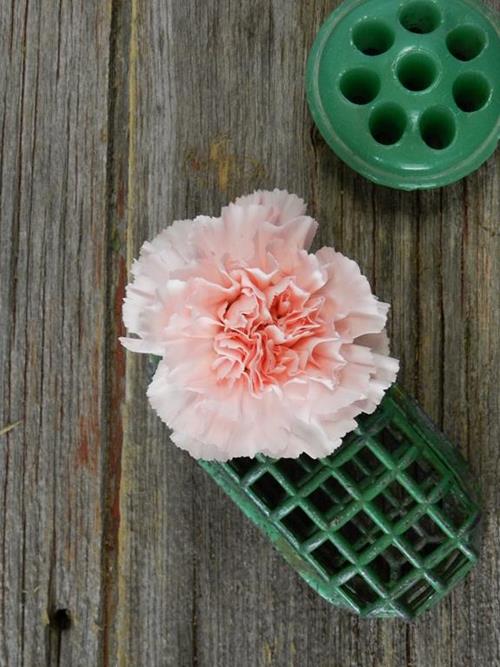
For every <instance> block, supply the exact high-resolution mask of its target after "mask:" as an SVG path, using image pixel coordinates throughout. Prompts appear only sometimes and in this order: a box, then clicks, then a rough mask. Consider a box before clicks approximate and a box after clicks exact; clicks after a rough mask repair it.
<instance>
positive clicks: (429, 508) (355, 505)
mask: <svg viewBox="0 0 500 667" xmlns="http://www.w3.org/2000/svg"><path fill="white" fill-rule="evenodd" d="M200 464H201V466H202V467H203V468H204V469H205V470H206V471H207V472H208V474H209V475H211V477H212V478H213V479H214V480H215V481H216V482H217V483H218V484H219V485H220V486H221V487H222V488H223V489H224V491H226V493H227V494H228V495H229V496H230V497H231V498H232V499H233V500H234V501H235V503H236V504H237V505H238V506H239V507H240V508H241V509H242V510H243V512H244V513H245V514H246V515H247V517H248V518H250V519H251V520H252V521H253V522H254V524H256V525H257V526H258V527H259V528H260V529H261V530H262V531H264V533H265V534H266V535H267V536H268V537H269V538H270V540H271V542H272V543H273V544H274V546H275V547H276V548H277V549H278V550H279V551H280V552H281V554H282V555H283V556H284V557H285V558H286V560H287V561H288V562H289V563H290V565H291V566H292V567H294V568H295V569H296V570H297V572H298V573H299V574H300V575H301V576H302V577H303V578H304V579H305V580H306V581H307V582H308V583H309V584H310V585H311V586H312V587H313V588H314V589H315V590H316V591H317V592H318V593H319V594H320V595H322V596H323V597H324V598H325V599H326V600H328V601H329V602H331V603H333V604H335V605H339V606H343V607H347V608H348V609H350V610H352V611H354V612H356V613H358V614H360V615H362V616H386V617H387V616H396V617H401V618H404V619H412V618H414V617H416V616H418V615H419V614H421V613H422V612H424V611H425V610H426V609H429V608H430V607H432V606H434V605H435V604H436V603H437V602H439V601H440V600H441V599H442V598H443V597H444V596H445V595H446V594H447V593H448V592H449V591H450V590H451V589H452V588H453V587H454V586H455V585H456V584H457V583H458V582H459V581H460V580H462V579H463V578H464V577H465V576H466V574H467V573H468V572H469V571H470V570H471V568H472V567H473V566H474V564H475V562H476V560H477V558H478V542H479V536H478V524H479V517H480V510H479V505H478V501H477V498H476V493H475V492H474V485H473V484H472V482H471V480H470V478H469V473H468V471H467V467H466V464H465V462H464V461H463V459H462V458H461V457H460V456H459V454H458V453H457V451H456V450H455V449H454V448H453V446H452V445H451V444H450V443H449V442H448V441H447V440H446V439H445V438H444V436H443V435H442V434H441V433H440V432H439V431H438V430H437V429H436V428H435V427H434V426H433V425H432V424H431V422H430V421H429V419H428V418H427V417H426V416H425V414H424V413H423V412H422V411H421V410H420V409H419V408H418V407H417V406H416V404H415V403H414V402H413V401H412V400H411V399H409V398H408V397H407V396H406V395H405V394H404V392H403V391H402V390H401V389H400V388H398V387H397V386H394V387H392V388H391V390H390V391H389V392H388V393H387V394H386V397H385V398H384V400H383V402H382V404H381V405H380V406H379V408H378V409H377V410H376V412H375V413H374V414H372V415H370V416H364V417H363V418H362V419H360V420H359V421H358V428H357V429H356V430H355V431H354V432H353V433H352V434H350V435H349V436H348V437H346V439H345V441H344V443H343V444H342V446H341V447H340V449H338V450H337V451H336V452H335V453H334V454H332V455H331V456H329V457H327V458H325V459H322V460H319V461H315V460H313V459H311V458H309V457H308V456H306V455H302V456H301V457H299V458H298V459H279V460H273V459H269V458H267V457H265V456H257V457H256V458H253V459H249V458H238V459H233V460H231V461H229V462H227V463H215V462H209V461H200Z"/></svg>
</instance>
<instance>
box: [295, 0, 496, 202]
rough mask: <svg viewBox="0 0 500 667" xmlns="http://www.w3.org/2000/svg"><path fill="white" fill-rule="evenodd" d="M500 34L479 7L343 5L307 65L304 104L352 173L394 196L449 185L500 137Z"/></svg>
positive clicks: (406, 1)
mask: <svg viewBox="0 0 500 667" xmlns="http://www.w3.org/2000/svg"><path fill="white" fill-rule="evenodd" d="M499 63H500V34H499V25H498V20H496V17H495V16H494V15H493V14H492V13H491V12H489V11H488V10H487V9H486V8H485V7H483V6H482V5H480V4H479V3H478V2H475V0H453V2H450V0H403V1H402V2H387V0H346V1H345V2H344V3H343V4H342V5H340V6H339V7H338V8H337V9H336V10H335V11H334V12H333V13H332V14H331V15H330V16H329V17H328V19H327V20H326V22H325V23H324V25H323V26H322V27H321V29H320V31H319V33H318V35H317V37H316V40H315V42H314V44H313V47H312V50H311V53H310V55H309V59H308V63H307V74H306V90H307V100H308V103H309V107H310V110H311V114H312V116H313V119H314V121H315V123H316V125H317V126H318V128H319V130H320V132H321V134H322V135H323V137H324V139H325V140H326V141H327V143H328V144H329V145H330V147H331V148H332V149H333V150H334V151H335V153H336V154H337V155H338V156H339V157H340V158H341V159H342V160H343V161H344V162H346V163H347V164H348V165H349V166H350V167H352V168H353V169H354V170H356V171H358V172H359V173H360V174H362V175H363V176H365V177H366V178H368V179H370V180H372V181H374V182H375V183H379V184H381V185H386V186H389V187H393V188H398V189H403V190H414V189H423V188H433V187H440V186H443V185H448V184H450V183H453V182H455V181H457V180H459V179H461V178H463V177H464V176H466V175H467V174H470V173H471V172H473V171H474V170H476V169H477V168H478V167H479V166H480V165H481V164H482V163H483V162H485V161H486V160H487V159H488V158H489V157H490V156H491V155H492V153H493V152H494V150H495V148H496V145H497V142H498V138H499V136H500V85H499V84H500V66H499Z"/></svg>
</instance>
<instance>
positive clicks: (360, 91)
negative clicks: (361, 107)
mask: <svg viewBox="0 0 500 667" xmlns="http://www.w3.org/2000/svg"><path fill="white" fill-rule="evenodd" d="M339 85H340V91H341V92H342V95H343V96H344V97H345V98H346V99H347V100H349V102H352V103H353V104H368V103H369V102H371V101H372V100H374V99H375V98H376V97H377V95H378V92H379V90H380V79H379V77H378V75H377V74H376V73H375V72H372V71H371V70H369V69H367V68H366V67H358V68H357V69H351V70H349V71H347V72H345V73H344V74H343V75H342V77H341V79H340V84H339Z"/></svg>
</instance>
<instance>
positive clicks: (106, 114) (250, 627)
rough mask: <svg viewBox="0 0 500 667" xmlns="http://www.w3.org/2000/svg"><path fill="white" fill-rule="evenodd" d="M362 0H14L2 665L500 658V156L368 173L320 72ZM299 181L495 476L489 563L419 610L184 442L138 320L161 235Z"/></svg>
mask: <svg viewBox="0 0 500 667" xmlns="http://www.w3.org/2000/svg"><path fill="white" fill-rule="evenodd" d="M337 4H338V2H336V1H335V0H238V2H236V1H235V0H182V1H181V0H109V1H108V2H103V1H102V0H85V1H83V0H81V1H80V2H77V1H76V0H75V1H74V2H72V1H70V0H67V1H66V0H59V2H58V1H57V0H14V1H13V2H12V3H10V2H7V1H6V0H5V1H4V2H2V3H0V30H1V39H0V54H1V63H2V65H1V67H0V128H1V130H0V132H1V134H0V142H1V143H0V213H1V216H0V270H1V273H0V315H1V320H0V321H1V328H0V379H1V382H0V493H1V502H2V505H1V511H0V633H1V634H0V665H1V666H2V667H17V666H18V665H19V666H24V665H26V666H28V667H39V666H42V665H49V666H54V665H59V666H62V667H87V666H89V667H93V666H94V665H106V666H108V665H120V666H123V665H130V666H132V667H150V666H156V665H159V666H163V665H165V666H172V667H185V666H186V667H187V666H189V665H196V666H198V667H254V666H259V667H260V666H262V667H265V666H266V667H267V666H276V667H292V666H293V667H375V666H376V667H401V666H408V667H449V666H450V665H451V666H452V667H454V666H455V665H456V666H458V665H460V666H465V667H487V666H488V667H489V666H490V665H493V666H495V665H500V624H499V623H498V618H499V616H500V604H499V597H500V583H499V581H500V580H499V575H500V484H499V474H500V457H499V443H500V404H499V403H500V392H499V387H500V344H499V343H500V333H499V330H500V327H499V324H500V225H499V199H500V198H499V179H498V174H499V163H498V159H497V158H492V159H491V160H489V162H488V163H487V164H486V165H484V166H483V167H482V168H481V169H480V170H479V171H478V172H477V173H475V174H473V175H472V176H470V177H469V178H467V179H466V180H464V181H461V182H460V183H458V184H456V185H453V186H451V187H448V188H446V189H443V190H437V191H433V192H425V193H398V192H395V191H391V190H388V189H384V188H381V187H376V186H373V185H371V184H370V183H368V182H367V181H365V180H363V179H362V178H361V177H359V176H357V175H356V174H354V173H353V172H352V171H350V170H349V169H348V168H347V167H345V166H344V165H343V164H342V163H341V162H340V161H339V160H338V159H337V158H336V157H335V156H334V155H333V154H332V153H331V151H330V150H329V149H328V148H327V147H326V145H325V144H324V142H323V141H322V139H321V138H320V137H319V135H318V133H317V131H316V130H315V129H313V125H312V122H311V119H310V117H309V114H308V111H307V108H306V104H305V101H304V86H303V72H304V63H305V58H306V55H307V52H308V49H309V48H310V46H311V43H312V40H313V38H314V35H315V33H316V31H317V29H318V28H319V26H320V24H321V22H322V21H323V20H324V18H325V17H326V16H327V14H328V13H329V12H330V11H331V10H332V9H333V8H334V7H335V6H336V5H337ZM488 4H489V5H490V6H493V7H496V8H497V9H500V2H499V0H490V1H489V3H488ZM274 186H279V187H286V188H288V189H289V190H291V191H295V192H298V193H299V194H301V195H302V196H304V197H305V198H306V200H308V201H309V204H310V208H311V210H312V212H313V214H315V215H316V216H317V217H318V219H319V220H320V221H321V223H322V226H321V232H320V236H321V238H320V242H321V243H325V244H334V245H335V246H336V247H337V248H338V249H339V250H342V251H343V252H345V253H346V254H348V255H350V256H351V257H353V258H355V259H356V260H358V261H359V263H360V264H361V266H362V268H363V270H364V271H365V273H366V274H367V275H368V277H369V278H370V280H371V281H372V284H373V286H374V288H375V290H376V292H377V293H378V294H379V295H380V297H382V298H383V299H384V300H387V301H390V302H391V303H392V320H391V327H390V328H391V335H392V344H393V350H394V352H395V354H396V355H398V356H400V358H401V360H402V371H401V374H400V382H401V383H402V384H403V386H404V387H405V388H407V389H408V390H409V391H410V392H412V393H413V394H414V395H415V396H416V397H417V398H418V399H419V400H420V402H421V403H422V405H423V407H424V408H425V409H426V410H427V412H428V413H429V414H430V415H431V417H432V418H433V419H434V420H436V421H437V423H438V424H440V425H441V426H442V428H443V430H444V431H445V432H446V433H447V434H448V435H449V436H450V437H451V438H452V439H453V440H454V441H455V442H456V443H457V445H458V446H459V447H460V449H461V451H462V452H463V453H464V455H465V456H466V457H467V458H468V460H469V462H470V465H471V468H472V470H473V472H474V474H475V475H476V478H477V480H478V483H479V484H480V486H481V488H482V493H483V501H484V510H485V511H484V543H483V551H482V558H481V561H480V563H479V565H478V567H477V568H476V570H475V571H474V573H473V574H472V576H471V577H470V578H469V579H468V580H467V581H466V583H465V584H464V585H463V586H461V587H460V588H459V589H458V590H457V591H456V592H454V593H453V594H452V595H451V596H450V597H449V598H448V599H447V600H445V601H444V602H443V603H442V604H441V605H440V606H439V607H438V608H437V609H435V610H434V611H431V612H429V613H428V614H427V615H425V616H424V617H423V618H422V619H421V620H419V621H418V622H416V623H414V624H412V625H408V624H405V623H403V622H394V621H390V620H374V621H360V620H359V619H357V618H356V617H354V616H351V615H349V614H347V613H345V612H341V611H338V610H336V609H335V608H333V607H331V606H329V605H328V604H327V603H325V602H323V601H322V600H321V599H320V598H319V597H318V596H317V595H316V594H315V593H314V592H313V591H312V590H310V589H309V588H308V587H307V586H306V584H304V583H303V582H302V581H301V580H299V578H298V576H297V575H296V574H295V573H294V572H293V571H292V570H291V569H290V568H289V567H288V566H287V565H285V563H284V562H283V561H282V560H281V558H280V557H279V556H278V555H277V554H276V553H275V552H274V551H273V549H272V548H271V547H270V545H269V544H268V543H267V542H266V540H265V539H264V538H263V537H262V536H261V535H260V534H259V533H258V531H257V530H256V529H255V528H254V527H253V526H252V525H251V524H250V523H249V522H248V521H247V520H245V519H244V518H243V517H242V515H241V514H240V512H239V510H238V509H237V508H236V507H235V506H234V505H233V504H232V503H231V502H230V500H229V499H228V498H227V497H225V496H224V494H223V493H222V492H221V491H219V489H218V488H216V486H215V484H214V483H213V482H212V481H211V480H210V479H209V478H208V477H207V476H206V475H205V474H204V472H203V471H202V470H201V469H200V468H199V467H198V466H197V465H196V464H195V463H194V462H193V461H192V460H191V459H190V458H189V456H188V455H187V454H185V453H183V452H181V451H179V450H177V449H176V448H174V447H173V446H172V445H171V444H170V443H169V440H168V435H167V432H166V429H165V428H164V427H163V426H162V424H161V423H160V422H159V420H158V419H157V418H156V417H155V416H154V415H153V414H152V412H151V410H150V409H149V408H148V406H147V402H146V399H145V389H146V386H147V383H148V380H149V377H150V374H151V368H148V362H147V360H146V359H144V358H142V357H141V358H140V357H139V356H134V355H125V353H124V351H123V350H122V349H121V348H120V346H119V345H118V343H117V340H116V339H117V336H118V335H119V334H120V333H121V332H122V326H121V323H120V306H121V300H122V297H123V293H124V286H125V283H126V281H127V270H128V267H129V265H130V262H131V259H132V257H134V256H135V255H136V254H137V252H138V250H139V248H140V246H141V244H142V242H143V241H144V240H145V239H147V238H149V237H151V236H153V235H154V234H155V233H156V232H158V231H159V230H160V229H161V228H162V227H164V226H165V225H167V224H169V223H170V222H171V221H172V220H173V219H175V218H185V217H190V216H194V215H195V214H197V213H201V212H203V213H207V214H216V212H217V211H218V210H219V209H220V206H221V205H222V204H224V203H225V202H227V201H228V200H229V199H230V198H232V197H234V196H236V195H238V194H241V193H244V192H249V191H251V190H253V189H255V188H257V187H274ZM17 422H20V423H17ZM9 425H14V426H13V427H12V428H11V429H10V430H9V431H8V432H7V430H5V431H4V429H6V427H8V426H9ZM63 610H66V611H63ZM68 626H69V627H68Z"/></svg>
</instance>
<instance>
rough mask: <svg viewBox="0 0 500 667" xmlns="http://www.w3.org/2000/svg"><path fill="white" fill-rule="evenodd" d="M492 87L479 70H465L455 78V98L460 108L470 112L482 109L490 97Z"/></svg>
mask: <svg viewBox="0 0 500 667" xmlns="http://www.w3.org/2000/svg"><path fill="white" fill-rule="evenodd" d="M490 93H491V87H490V84H489V83H488V81H487V79H485V77H484V76H483V75H482V74H479V72H465V73H464V74H460V76H458V77H457V78H456V79H455V83H454V84H453V98H454V100H455V103H456V105H457V107H458V108H459V109H461V110H462V111H465V112H467V113H470V112H472V111H479V109H482V108H483V107H484V105H485V104H486V102H487V101H488V99H489V96H490Z"/></svg>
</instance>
